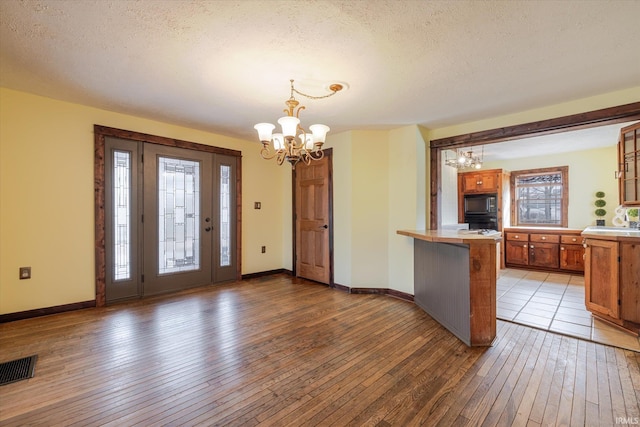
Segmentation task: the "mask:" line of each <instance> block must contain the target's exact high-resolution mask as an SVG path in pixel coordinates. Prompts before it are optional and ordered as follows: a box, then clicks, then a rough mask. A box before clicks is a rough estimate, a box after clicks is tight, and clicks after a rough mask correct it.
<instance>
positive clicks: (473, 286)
mask: <svg viewBox="0 0 640 427" xmlns="http://www.w3.org/2000/svg"><path fill="white" fill-rule="evenodd" d="M468 232H469V230H466V232H464V230H463V231H458V230H398V231H397V233H398V234H400V235H403V236H408V237H412V238H413V239H414V243H413V245H414V246H413V248H414V266H413V269H414V294H415V295H414V301H415V303H416V304H417V305H418V306H419V307H420V308H422V309H423V310H424V311H425V312H427V313H428V314H429V315H430V316H431V317H433V318H434V319H435V320H436V321H437V322H438V323H440V324H441V325H442V326H444V327H445V328H447V329H448V330H449V331H450V332H451V333H453V334H454V335H455V336H457V337H458V338H459V339H460V340H461V341H463V342H464V343H465V344H467V345H468V346H489V345H491V343H492V342H493V340H494V339H495V337H496V280H497V271H498V267H497V265H496V261H497V259H498V255H497V254H498V246H499V242H500V241H501V240H502V235H501V234H500V233H494V234H491V235H482V234H469V233H468Z"/></svg>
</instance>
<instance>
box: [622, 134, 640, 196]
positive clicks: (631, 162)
mask: <svg viewBox="0 0 640 427" xmlns="http://www.w3.org/2000/svg"><path fill="white" fill-rule="evenodd" d="M618 163H619V164H620V170H619V173H618V186H619V191H620V203H621V204H622V205H625V206H639V205H640V122H638V123H634V124H633V125H631V126H627V127H625V128H622V129H621V130H620V139H619V140H618Z"/></svg>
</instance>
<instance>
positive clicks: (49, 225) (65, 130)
mask: <svg viewBox="0 0 640 427" xmlns="http://www.w3.org/2000/svg"><path fill="white" fill-rule="evenodd" d="M638 100H640V87H637V88H633V89H630V90H626V91H620V92H615V93H610V94H604V95H601V96H597V97H592V98H588V99H585V100H577V101H572V102H568V103H563V104H558V105H553V106H549V107H547V108H541V109H537V110H532V111H527V112H521V113H516V114H512V115H508V116H502V117H495V118H491V119H487V120H483V121H478V122H473V123H465V124H460V125H456V126H449V127H444V128H438V129H432V130H429V129H424V128H420V127H417V126H406V127H402V128H399V129H395V130H391V131H359V130H353V131H349V132H344V133H340V134H330V135H329V137H328V138H327V146H328V147H333V149H334V156H333V171H334V261H335V267H334V273H335V276H334V278H335V281H336V282H337V283H340V284H343V285H346V286H351V287H381V288H391V289H395V290H399V291H402V292H407V293H413V283H412V277H413V272H412V266H413V251H412V250H411V247H412V241H411V240H410V239H409V238H406V237H404V236H397V235H396V234H395V231H396V230H397V229H399V228H422V227H424V225H425V216H428V212H429V206H428V197H427V196H428V191H429V183H428V182H427V180H428V177H429V170H428V165H429V162H428V150H426V146H425V144H424V142H423V140H426V141H428V140H429V139H437V138H443V137H447V136H454V135H460V134H465V133H469V132H474V131H480V130H486V129H493V128H498V127H503V126H509V125H514V124H520V123H527V122H532V121H536V120H543V119H547V118H553V117H560V116H565V115H570V114H576V113H580V112H585V111H592V110H596V109H600V108H607V107H612V106H616V105H622V104H627V103H630V102H636V101H638ZM94 124H101V125H105V126H110V127H115V128H121V129H128V130H132V131H136V132H143V133H149V134H154V135H161V136H165V137H171V138H178V139H184V140H188V141H193V142H198V143H202V144H209V145H215V146H219V147H227V148H233V149H236V150H240V151H242V152H243V160H242V162H243V168H242V169H243V223H242V235H243V241H242V244H243V256H242V264H243V267H242V273H243V274H248V273H253V272H260V271H268V270H273V269H279V268H287V269H290V268H291V263H292V256H291V251H292V241H291V235H292V222H291V170H290V169H289V168H288V167H284V166H283V167H278V166H276V165H275V162H266V161H264V160H262V159H260V157H259V155H258V150H259V144H258V143H256V142H250V141H243V140H238V139H233V138H227V137H223V136H219V135H215V134H211V133H207V132H202V131H198V130H194V129H188V128H185V127H180V126H174V125H170V124H166V123H161V122H156V121H151V120H146V119H142V118H138V117H132V116H128V115H124V114H119V113H114V112H109V111H104V110H99V109H95V108H90V107H85V106H81V105H77V104H70V103H66V102H61V101H56V100H52V99H48V98H43V97H38V96H33V95H29V94H26V93H21V92H16V91H11V90H7V89H0V237H1V239H0V314H4V313H13V312H19V311H24V310H30V309H35V308H44V307H51V306H56V305H61V304H69V303H74V302H80V301H87V300H92V299H93V298H94V286H95V285H94V252H93V233H94V232H93V227H94V212H93V125H94ZM425 150H426V151H425ZM610 173H611V172H610ZM585 179H586V178H585V177H584V176H575V177H574V176H571V177H570V180H571V183H572V184H571V185H572V188H573V186H575V185H579V183H581V182H585ZM602 188H603V189H604V191H607V190H606V189H605V188H604V187H602ZM589 191H590V192H591V189H589ZM607 193H608V194H613V192H612V191H607ZM571 197H574V196H571ZM575 198H577V199H578V200H579V203H580V204H582V205H585V209H587V210H588V211H590V210H591V207H590V206H589V207H588V208H587V207H586V204H587V201H588V202H589V204H590V203H591V196H575ZM580 200H582V201H580ZM255 201H260V202H261V203H262V209H261V210H254V209H253V203H254V202H255ZM608 201H609V202H610V204H611V203H612V202H611V201H610V200H608ZM571 218H572V217H570V221H573V222H574V223H575V224H576V225H578V224H581V223H582V222H584V219H580V218H573V219H571ZM263 245H265V246H267V253H266V254H261V253H260V246H263ZM21 266H31V267H32V268H33V278H32V279H31V280H18V268H19V267H21ZM409 269H411V271H410V270H409Z"/></svg>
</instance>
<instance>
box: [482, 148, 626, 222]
mask: <svg viewBox="0 0 640 427" xmlns="http://www.w3.org/2000/svg"><path fill="white" fill-rule="evenodd" d="M614 142H615V141H614ZM617 163H618V152H617V148H616V146H611V147H606V148H599V149H593V150H583V151H574V152H571V153H559V154H554V155H553V156H540V157H527V158H525V159H512V160H503V161H499V162H498V161H496V162H486V163H485V164H484V165H483V166H484V167H485V168H486V169H493V168H502V169H505V170H508V171H515V170H525V169H536V168H547V167H554V166H569V213H568V214H569V228H585V227H588V226H590V225H595V220H596V216H595V215H594V213H593V212H594V210H595V209H596V208H595V206H594V205H593V203H594V202H595V199H596V197H595V192H596V191H604V192H605V195H606V196H605V200H606V201H607V206H606V207H605V209H606V210H607V216H606V217H605V219H606V221H607V225H611V218H613V215H614V212H615V208H616V206H618V181H617V180H616V179H615V178H614V175H613V172H614V171H615V170H616V167H617Z"/></svg>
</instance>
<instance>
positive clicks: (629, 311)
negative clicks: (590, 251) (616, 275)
mask: <svg viewBox="0 0 640 427" xmlns="http://www.w3.org/2000/svg"><path fill="white" fill-rule="evenodd" d="M620 260H621V263H620V286H621V287H620V310H621V312H620V317H621V318H622V319H624V320H628V321H630V322H634V323H639V324H640V244H638V243H635V242H620Z"/></svg>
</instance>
